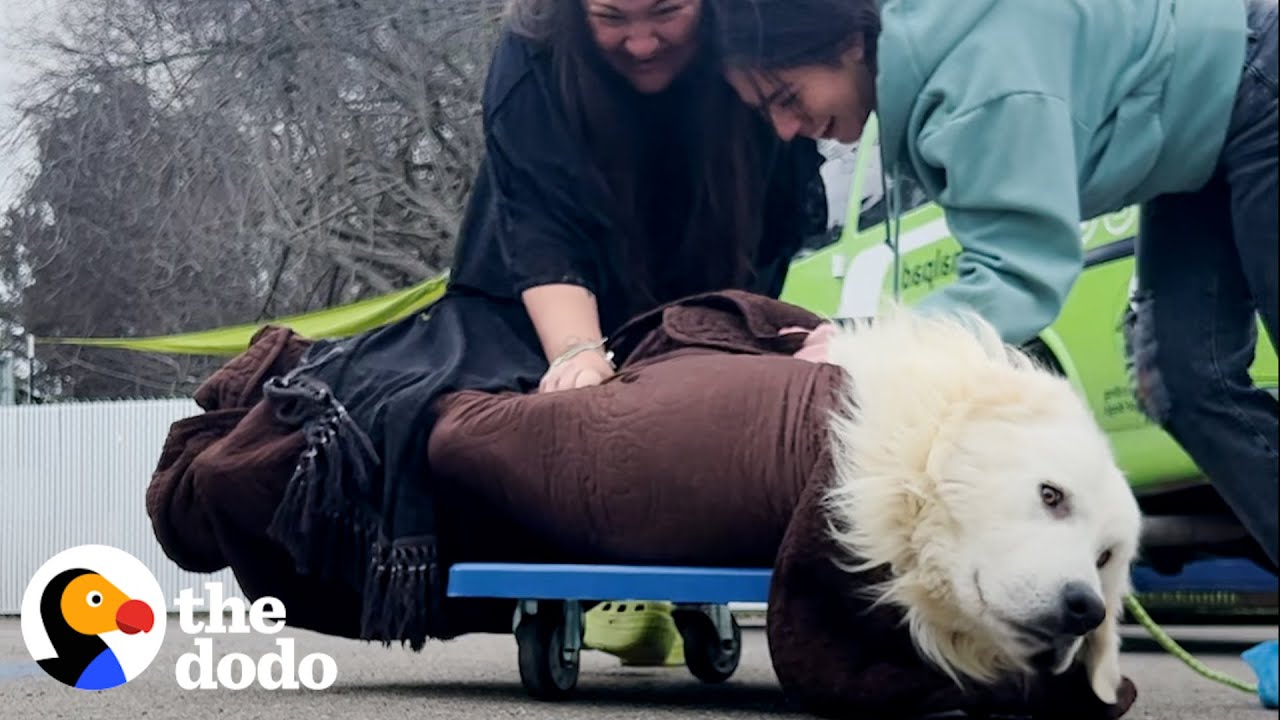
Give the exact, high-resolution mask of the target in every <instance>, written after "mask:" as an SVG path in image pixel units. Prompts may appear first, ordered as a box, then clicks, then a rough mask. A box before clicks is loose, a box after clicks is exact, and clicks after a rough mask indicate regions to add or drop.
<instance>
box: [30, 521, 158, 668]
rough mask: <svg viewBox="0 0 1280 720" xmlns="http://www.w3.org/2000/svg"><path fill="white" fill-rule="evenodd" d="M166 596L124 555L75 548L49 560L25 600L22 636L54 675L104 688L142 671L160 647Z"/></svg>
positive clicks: (87, 547) (152, 578)
mask: <svg viewBox="0 0 1280 720" xmlns="http://www.w3.org/2000/svg"><path fill="white" fill-rule="evenodd" d="M166 612H167V611H166V609H165V601H164V592H163V591H162V590H161V589H160V583H158V582H156V579H155V576H154V575H152V574H151V571H150V570H148V569H147V566H146V565H143V564H142V562H141V561H139V560H138V559H137V558H135V557H133V556H132V555H130V554H129V553H127V552H125V551H123V550H119V549H117V548H113V547H109V546H106V545H80V546H78V547H73V548H70V549H68V550H64V551H62V552H60V553H58V554H57V555H55V556H53V557H52V558H50V559H49V560H48V561H47V562H45V564H44V565H42V566H40V569H39V570H37V571H36V573H35V575H34V576H33V577H32V578H31V582H30V583H29V584H28V585H27V590H26V593H25V594H24V595H23V597H22V639H23V640H24V641H25V642H26V644H27V651H28V652H30V653H31V657H32V659H34V660H35V661H36V662H37V663H38V664H39V665H40V667H41V668H42V669H43V670H44V671H45V672H46V673H48V674H49V675H50V676H51V677H53V678H54V679H55V680H58V681H59V682H62V683H64V684H66V685H70V686H71V687H74V688H78V689H80V690H107V689H110V688H113V687H116V686H119V685H123V684H125V683H127V682H129V681H130V680H132V679H134V678H135V677H137V676H138V675H139V674H141V673H142V671H143V670H146V669H147V667H148V666H149V665H150V664H151V661H152V660H154V659H155V657H156V654H157V653H158V652H159V651H160V646H161V644H163V642H164V629H165V617H166Z"/></svg>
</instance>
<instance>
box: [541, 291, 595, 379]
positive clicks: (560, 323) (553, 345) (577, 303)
mask: <svg viewBox="0 0 1280 720" xmlns="http://www.w3.org/2000/svg"><path fill="white" fill-rule="evenodd" d="M521 299H522V300H523V301H524V306H525V309H526V310H528V312H529V318H530V319H531V320H533V326H534V328H535V329H537V331H538V339H539V340H541V341H542V352H543V353H544V354H545V355H546V356H547V362H551V361H553V360H555V359H556V358H557V357H560V356H561V355H563V354H564V353H566V352H569V351H571V350H573V349H574V348H576V347H580V346H582V345H584V344H595V343H602V342H603V340H604V337H603V333H602V332H601V330H600V315H599V312H598V310H597V309H596V299H595V297H594V296H593V295H592V294H591V293H590V292H589V291H588V290H587V289H586V288H584V287H582V286H581V285H571V284H567V283H557V284H552V285H538V286H535V287H531V288H529V289H528V290H525V291H524V293H522V294H521Z"/></svg>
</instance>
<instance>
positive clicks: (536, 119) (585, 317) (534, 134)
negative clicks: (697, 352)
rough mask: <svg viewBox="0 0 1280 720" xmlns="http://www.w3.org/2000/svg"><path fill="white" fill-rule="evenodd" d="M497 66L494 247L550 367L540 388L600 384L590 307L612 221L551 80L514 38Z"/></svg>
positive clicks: (596, 327)
mask: <svg viewBox="0 0 1280 720" xmlns="http://www.w3.org/2000/svg"><path fill="white" fill-rule="evenodd" d="M495 62H496V63H509V65H507V66H506V67H508V68H510V69H511V70H512V72H511V73H510V74H509V75H508V76H507V78H506V79H507V81H506V82H505V83H502V82H498V83H495V86H496V87H500V88H501V91H500V92H499V91H495V92H493V97H492V99H491V100H490V103H489V105H488V106H487V107H486V113H485V149H486V152H487V155H488V158H489V164H490V167H491V168H492V173H493V174H492V176H491V177H492V179H493V183H494V187H495V191H496V193H495V194H496V203H497V215H498V221H499V223H500V231H501V234H500V239H499V246H500V248H501V252H502V256H503V261H504V265H505V266H506V267H507V270H508V274H509V276H510V278H511V282H512V287H511V290H512V292H513V293H514V294H516V295H517V296H518V297H519V298H520V299H521V301H522V302H523V303H524V306H525V309H526V311H527V312H528V314H529V318H530V320H531V321H532V323H533V325H534V328H535V330H536V331H537V334H538V338H539V340H540V342H541V344H542V350H543V353H544V355H545V356H546V358H547V361H548V363H549V365H551V367H550V368H549V372H548V377H547V378H544V381H543V389H544V390H546V389H562V388H563V387H575V386H581V385H582V384H584V383H585V384H591V383H592V382H599V381H600V380H603V379H604V378H605V377H608V376H609V375H610V374H612V366H611V365H610V363H609V361H608V359H607V355H606V351H605V349H604V348H603V347H602V345H603V337H602V330H601V327H600V318H599V312H598V308H597V304H596V295H597V291H598V289H599V288H600V286H601V283H602V280H603V279H602V272H601V270H602V266H603V264H604V258H603V250H602V248H601V246H600V244H601V242H602V241H603V239H604V238H606V237H607V236H608V233H609V223H608V221H607V219H606V218H605V217H603V216H602V215H601V214H599V213H597V212H594V209H595V208H597V207H598V206H599V205H600V203H596V202H592V201H591V200H590V199H589V197H588V196H587V194H588V193H589V192H590V190H589V187H590V185H589V180H588V177H587V175H588V173H589V170H588V166H587V164H586V159H585V153H584V151H583V149H582V148H581V146H580V143H578V142H577V141H576V140H575V139H574V138H573V137H572V135H571V133H570V131H569V124H568V122H567V121H566V119H565V118H564V113H563V109H562V107H561V106H560V103H559V102H558V100H557V98H556V95H555V94H554V90H553V89H552V88H554V84H552V83H549V82H547V81H546V78H545V77H541V76H540V75H539V73H538V72H537V71H536V68H535V67H534V66H532V65H530V64H529V63H530V58H529V56H528V55H526V54H525V51H524V50H523V49H522V47H521V45H520V41H514V40H508V42H507V43H506V44H505V45H504V46H503V47H502V48H501V49H500V50H499V54H498V56H497V58H496V59H495ZM539 67H540V66H539ZM593 345H600V347H589V346H593Z"/></svg>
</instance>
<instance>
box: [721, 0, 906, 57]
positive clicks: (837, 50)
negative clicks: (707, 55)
mask: <svg viewBox="0 0 1280 720" xmlns="http://www.w3.org/2000/svg"><path fill="white" fill-rule="evenodd" d="M705 1H706V2H708V3H710V4H711V5H712V6H713V7H714V8H715V14H716V31H715V46H716V52H717V53H719V55H720V61H721V62H722V63H723V64H724V65H725V66H726V67H729V68H737V69H742V70H755V71H762V72H769V71H777V70H787V69H790V68H796V67H803V66H809V65H838V64H839V63H840V58H841V56H842V55H843V54H844V52H845V51H846V50H848V49H849V47H850V46H851V45H852V44H853V42H854V40H855V39H856V38H857V37H858V36H859V35H861V36H862V38H863V42H864V43H865V47H866V56H867V62H868V64H870V66H871V68H872V70H874V69H875V67H876V65H875V57H876V41H877V39H878V38H879V37H880V8H879V3H880V1H881V0H705Z"/></svg>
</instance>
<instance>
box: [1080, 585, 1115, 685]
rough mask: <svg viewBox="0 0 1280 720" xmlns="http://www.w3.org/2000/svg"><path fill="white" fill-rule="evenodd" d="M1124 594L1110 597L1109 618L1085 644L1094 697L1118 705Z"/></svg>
mask: <svg viewBox="0 0 1280 720" xmlns="http://www.w3.org/2000/svg"><path fill="white" fill-rule="evenodd" d="M1122 598H1123V593H1115V592H1113V593H1109V597H1107V617H1106V618H1105V619H1104V620H1103V621H1102V624H1101V625H1099V626H1098V627H1097V628H1096V629H1094V631H1093V632H1091V633H1089V635H1088V636H1087V637H1086V638H1085V641H1084V667H1085V670H1086V671H1087V672H1088V675H1089V686H1090V687H1091V688H1093V694H1094V695H1097V696H1098V699H1099V700H1101V701H1102V702H1104V703H1106V704H1107V705H1114V704H1115V703H1116V699H1117V692H1118V691H1119V688H1120V681H1121V676H1120V613H1121V612H1123V611H1124V607H1123V600H1122Z"/></svg>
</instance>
